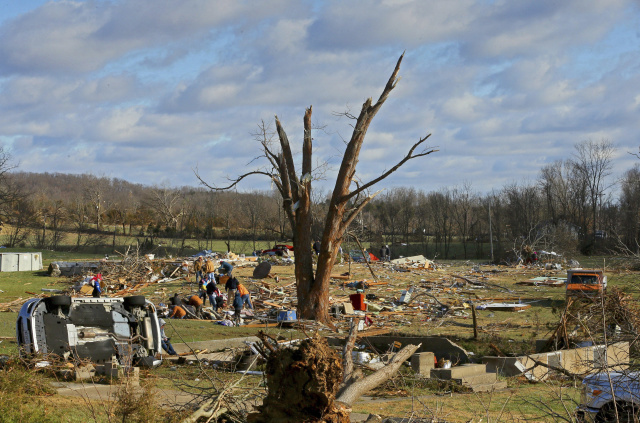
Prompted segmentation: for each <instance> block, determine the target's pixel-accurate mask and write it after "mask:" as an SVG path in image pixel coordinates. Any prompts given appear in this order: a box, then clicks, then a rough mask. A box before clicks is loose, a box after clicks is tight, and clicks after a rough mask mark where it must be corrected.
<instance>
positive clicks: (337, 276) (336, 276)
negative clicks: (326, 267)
mask: <svg viewBox="0 0 640 423" xmlns="http://www.w3.org/2000/svg"><path fill="white" fill-rule="evenodd" d="M329 277H330V278H331V279H340V280H344V281H346V280H349V278H351V276H342V275H331V276H329Z"/></svg>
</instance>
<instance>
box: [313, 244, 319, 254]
mask: <svg viewBox="0 0 640 423" xmlns="http://www.w3.org/2000/svg"><path fill="white" fill-rule="evenodd" d="M313 252H314V253H316V256H318V255H320V241H316V242H314V243H313Z"/></svg>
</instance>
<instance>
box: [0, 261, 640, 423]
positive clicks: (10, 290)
mask: <svg viewBox="0 0 640 423" xmlns="http://www.w3.org/2000/svg"><path fill="white" fill-rule="evenodd" d="M22 251H35V250H31V249H23V250H22ZM42 253H43V258H44V265H45V268H46V267H47V266H48V264H49V263H50V262H51V261H52V260H77V259H98V258H102V256H100V255H96V254H74V253H59V252H50V251H43V252H42ZM579 261H580V262H581V264H582V266H584V267H588V266H594V267H596V266H602V264H603V262H604V263H611V261H610V260H608V259H607V260H606V261H605V259H604V258H602V257H591V258H582V259H579ZM439 263H440V264H441V265H442V266H441V269H440V270H437V271H430V270H421V269H414V270H411V271H409V272H401V271H398V270H395V269H393V268H391V267H385V266H382V265H380V264H374V265H373V269H374V272H375V273H376V277H377V278H378V280H379V281H381V282H386V283H387V284H386V285H380V286H376V287H373V288H370V289H368V290H367V291H366V293H367V294H375V295H376V296H377V297H378V298H379V299H378V300H377V301H378V302H379V303H381V304H382V303H384V301H390V300H392V299H394V298H395V299H397V298H399V297H400V293H401V291H402V290H403V289H406V288H407V287H408V286H411V285H413V286H416V287H418V288H420V289H421V290H423V291H425V290H426V288H425V287H426V286H428V282H439V286H440V287H439V288H437V289H434V290H431V291H425V292H429V293H430V294H431V295H436V296H437V297H438V298H440V299H441V301H445V302H447V303H449V304H452V305H454V306H455V307H456V310H455V313H454V315H453V316H452V317H450V318H447V319H445V320H444V321H443V320H441V319H434V320H432V319H430V318H429V316H428V315H426V314H424V313H417V314H398V315H383V314H378V313H371V314H370V316H371V318H372V320H373V322H374V328H376V327H384V328H388V329H389V330H390V331H391V332H392V333H397V334H398V335H399V336H402V335H406V336H421V335H443V336H447V337H449V338H451V339H452V340H454V341H455V342H457V343H458V344H460V345H461V346H463V347H464V348H465V349H467V350H468V351H472V352H474V353H475V356H476V357H480V356H482V355H493V354H494V351H493V349H492V348H490V347H489V344H490V343H492V344H494V345H495V346H497V347H498V348H499V349H500V350H501V351H503V352H504V353H507V354H508V353H517V354H522V353H527V352H532V351H533V346H534V341H535V340H536V339H547V338H548V337H549V336H550V335H551V333H552V331H553V330H554V329H555V327H556V325H557V324H558V321H559V316H560V313H561V311H562V309H563V307H564V298H565V292H564V288H551V287H535V286H523V285H517V284H516V283H517V282H519V281H523V280H526V279H529V278H531V277H534V276H542V275H550V276H564V275H566V272H565V271H559V272H552V271H544V270H540V269H536V270H531V269H522V268H515V267H509V268H505V267H496V266H481V267H480V269H481V270H482V272H481V273H477V272H473V271H472V267H473V265H474V262H470V261H462V260H455V261H439ZM607 266H609V265H608V264H607ZM252 270H253V269H252V268H237V269H236V270H235V274H236V275H237V276H238V277H239V278H240V279H241V280H242V281H243V282H245V283H247V284H248V285H251V281H250V276H251V274H252ZM492 270H497V271H492ZM347 271H351V275H352V279H353V280H365V279H366V280H369V281H371V280H372V279H373V278H372V275H371V273H370V272H369V270H368V268H367V267H366V266H364V265H359V264H358V265H356V264H352V265H351V267H349V265H348V264H341V265H338V266H336V267H335V268H334V271H333V273H344V272H347ZM272 273H273V274H277V275H278V276H280V282H279V283H276V282H275V281H274V280H272V279H269V280H268V282H269V283H270V284H271V285H272V286H274V287H276V286H286V285H289V284H291V283H292V282H293V281H294V279H293V266H273V268H272ZM607 274H608V276H609V286H612V287H620V288H623V289H625V290H627V291H628V292H629V293H631V294H632V295H634V296H635V297H636V298H638V297H639V296H640V288H639V286H638V283H637V281H638V273H637V272H627V271H617V270H613V269H612V270H608V271H607ZM452 275H459V276H462V277H465V278H469V279H473V280H481V281H483V282H486V283H487V284H491V285H493V286H494V287H492V288H482V287H481V288H477V287H472V286H469V285H464V286H459V285H458V284H456V282H460V279H456V278H455V277H453V276H452ZM69 284H70V281H69V279H67V278H63V277H62V278H51V277H49V276H47V275H46V274H45V273H44V272H14V273H0V290H1V291H2V292H0V303H7V302H10V301H13V300H16V299H18V298H22V299H23V300H26V299H28V298H31V297H33V296H34V294H41V293H43V291H42V289H43V288H45V289H66V288H67V287H68V286H69ZM442 287H446V288H447V290H445V289H444V288H442ZM496 287H499V288H496ZM195 289H197V287H196V286H195V284H194V279H193V276H191V277H190V279H189V280H186V279H181V280H177V281H172V282H169V283H163V284H152V285H150V286H148V287H145V288H143V289H142V290H141V291H140V292H139V294H140V295H145V296H146V297H147V298H149V299H150V300H151V301H153V302H155V303H156V304H157V303H160V302H166V300H167V299H168V298H169V297H170V296H171V295H173V293H174V292H180V293H181V294H183V295H184V294H187V293H190V292H193V291H194V290H195ZM250 289H251V288H250ZM354 292H355V291H354V290H353V289H350V288H344V287H343V285H342V282H338V281H335V282H332V284H331V288H330V295H331V297H332V298H333V299H335V300H338V301H347V298H348V295H349V294H352V293H354ZM421 292H422V291H421ZM466 298H486V299H491V298H495V299H496V300H499V299H505V298H508V299H509V300H508V301H509V302H517V301H522V302H526V303H530V304H531V305H532V307H531V308H530V309H527V310H525V311H522V312H498V311H489V310H479V311H478V312H477V321H478V326H479V328H480V330H479V336H478V339H474V338H473V325H472V318H471V311H470V309H468V308H465V307H464V301H462V300H464V299H466ZM428 300H429V298H428V297H423V298H422V299H416V301H415V302H413V303H411V304H410V305H409V306H407V307H405V310H409V311H417V307H420V306H423V305H425V303H426V302H427V301H428ZM16 310H17V308H16ZM16 317H17V313H16V312H0V337H13V336H15V321H16ZM337 323H338V325H339V326H341V327H342V328H343V333H344V327H346V326H345V324H344V322H340V321H338V322H337ZM259 330H260V329H255V328H243V327H239V328H229V327H223V326H220V325H216V324H215V323H213V322H211V321H195V320H171V321H169V324H168V325H167V335H168V336H170V337H171V338H172V341H173V342H174V343H175V342H181V341H184V342H194V341H204V340H210V339H228V338H236V337H240V336H250V335H255V334H256V333H257V332H258V331H259ZM266 332H267V333H269V334H270V335H272V336H274V337H277V338H281V339H293V338H298V337H303V336H305V334H304V333H303V332H301V331H298V330H292V329H279V328H268V329H267V330H266ZM15 352H16V345H15V343H13V342H10V341H9V340H2V342H0V354H15ZM172 367H174V366H173V365H171V364H169V363H164V364H163V365H162V366H161V367H160V368H158V369H155V370H152V371H151V373H149V375H150V376H152V377H154V378H156V379H155V382H154V383H156V384H157V386H158V387H159V388H162V389H178V388H180V386H182V387H184V386H186V385H195V386H204V385H206V384H207V383H210V382H209V380H210V378H211V379H213V380H214V381H215V383H216V384H219V386H225V385H228V384H229V383H231V382H233V381H235V380H237V379H238V378H239V377H240V376H238V375H237V374H233V373H227V372H220V371H216V370H214V369H213V368H211V367H209V368H207V369H206V374H203V373H202V370H201V369H200V368H198V366H179V367H178V368H177V369H172ZM196 379H199V380H196ZM262 382H263V380H262V377H260V376H251V377H247V378H246V379H245V380H243V384H242V388H243V389H260V384H261V383H262ZM508 382H509V388H508V389H507V390H504V391H500V392H495V393H493V394H485V393H482V394H474V393H453V394H446V393H443V392H442V391H441V390H438V389H435V388H434V387H432V386H429V385H428V384H427V383H425V382H424V380H420V379H419V378H417V377H416V376H415V375H413V374H412V373H411V372H403V375H402V376H399V377H397V378H395V379H394V380H393V381H392V382H388V383H387V384H385V385H384V386H383V387H381V388H380V389H378V390H376V392H374V393H373V394H374V395H375V397H374V398H373V399H371V400H366V401H362V402H359V403H357V404H356V405H355V407H354V411H355V412H360V413H369V412H372V413H377V414H384V415H390V416H397V417H408V415H409V413H413V416H414V417H436V418H444V419H447V421H452V422H455V421H469V420H471V419H473V420H474V421H478V420H479V419H480V418H483V421H487V422H497V421H504V422H506V421H525V420H528V421H554V419H552V418H549V417H548V414H545V413H544V412H543V409H544V407H545V406H547V407H549V409H550V410H552V411H553V412H555V413H558V414H559V415H563V416H565V415H567V413H570V412H572V411H573V409H574V408H575V404H574V401H575V400H577V398H578V390H577V389H576V388H575V387H573V385H572V384H569V385H568V386H565V385H564V384H563V382H549V383H544V384H535V385H534V384H529V383H526V382H522V381H520V380H518V379H517V378H510V379H509V380H508ZM47 401H48V402H47ZM76 401H77V400H76ZM43 404H45V407H54V408H55V407H59V406H65V404H66V407H67V408H68V409H69V414H68V415H66V414H65V417H64V418H65V419H67V420H64V419H63V420H59V421H73V422H75V421H86V420H87V419H88V420H93V417H90V418H87V414H86V413H88V412H89V411H87V407H84V406H78V407H76V406H74V403H73V401H71V400H69V399H68V398H62V397H58V396H49V397H47V398H46V400H43ZM75 404H78V403H77V402H76V403H75ZM83 413H84V414H83ZM556 420H557V419H556ZM97 421H102V420H100V419H98V420H97Z"/></svg>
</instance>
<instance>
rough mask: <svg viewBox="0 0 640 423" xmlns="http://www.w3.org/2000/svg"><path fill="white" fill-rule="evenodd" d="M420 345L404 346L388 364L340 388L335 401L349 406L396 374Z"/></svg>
mask: <svg viewBox="0 0 640 423" xmlns="http://www.w3.org/2000/svg"><path fill="white" fill-rule="evenodd" d="M421 345H422V344H418V345H407V346H405V347H404V348H402V349H401V350H400V351H398V352H397V353H396V354H395V355H394V356H393V358H392V359H391V361H390V362H389V364H387V365H386V366H385V367H383V368H382V369H380V370H378V371H377V372H375V373H373V374H372V375H369V376H367V377H365V378H362V379H359V380H357V381H356V382H354V383H352V384H350V385H348V386H345V387H344V388H342V389H341V390H340V392H339V393H338V397H337V398H336V401H338V402H341V403H343V404H346V405H347V406H348V407H349V408H350V407H351V406H352V405H353V403H354V402H356V401H357V400H358V398H360V397H361V396H362V395H363V394H364V393H365V392H368V391H370V390H372V389H374V388H376V387H377V386H379V385H380V384H382V383H383V382H385V381H387V380H388V379H390V378H391V377H392V376H393V375H394V374H396V372H397V371H398V369H400V366H401V365H402V363H404V362H405V361H407V359H409V357H411V356H412V355H413V354H414V353H415V352H416V351H417V350H418V348H420V346H421Z"/></svg>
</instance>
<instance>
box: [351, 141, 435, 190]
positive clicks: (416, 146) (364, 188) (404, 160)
mask: <svg viewBox="0 0 640 423" xmlns="http://www.w3.org/2000/svg"><path fill="white" fill-rule="evenodd" d="M430 136H431V134H429V135H427V136H426V137H424V138H421V139H420V140H419V141H418V142H417V143H415V144H413V146H412V147H411V149H409V152H408V153H407V155H406V156H404V157H403V158H402V160H400V161H399V162H398V163H397V164H396V165H395V166H394V167H392V168H391V169H389V170H388V171H386V172H384V173H383V174H382V175H380V176H378V177H377V178H376V179H373V180H371V181H369V182H367V183H366V184H364V185H362V186H360V187H359V188H357V189H356V190H354V191H352V192H350V193H349V194H347V195H345V196H343V197H342V198H341V201H349V200H350V199H351V198H353V197H354V196H356V195H358V194H359V193H360V192H362V191H364V190H366V189H367V188H369V187H370V186H372V185H375V184H377V183H378V182H380V181H382V180H383V179H385V178H386V177H387V176H389V175H391V174H392V173H393V172H395V171H396V170H398V169H399V168H400V166H402V165H403V164H405V163H406V162H408V161H409V160H411V159H415V158H417V157H422V156H427V155H429V154H431V153H435V152H436V151H438V150H436V149H431V150H428V149H425V150H423V151H422V152H420V153H418V154H413V152H414V151H415V149H416V148H418V146H419V145H420V144H422V143H423V142H425V141H426V140H427V138H429V137H430Z"/></svg>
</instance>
